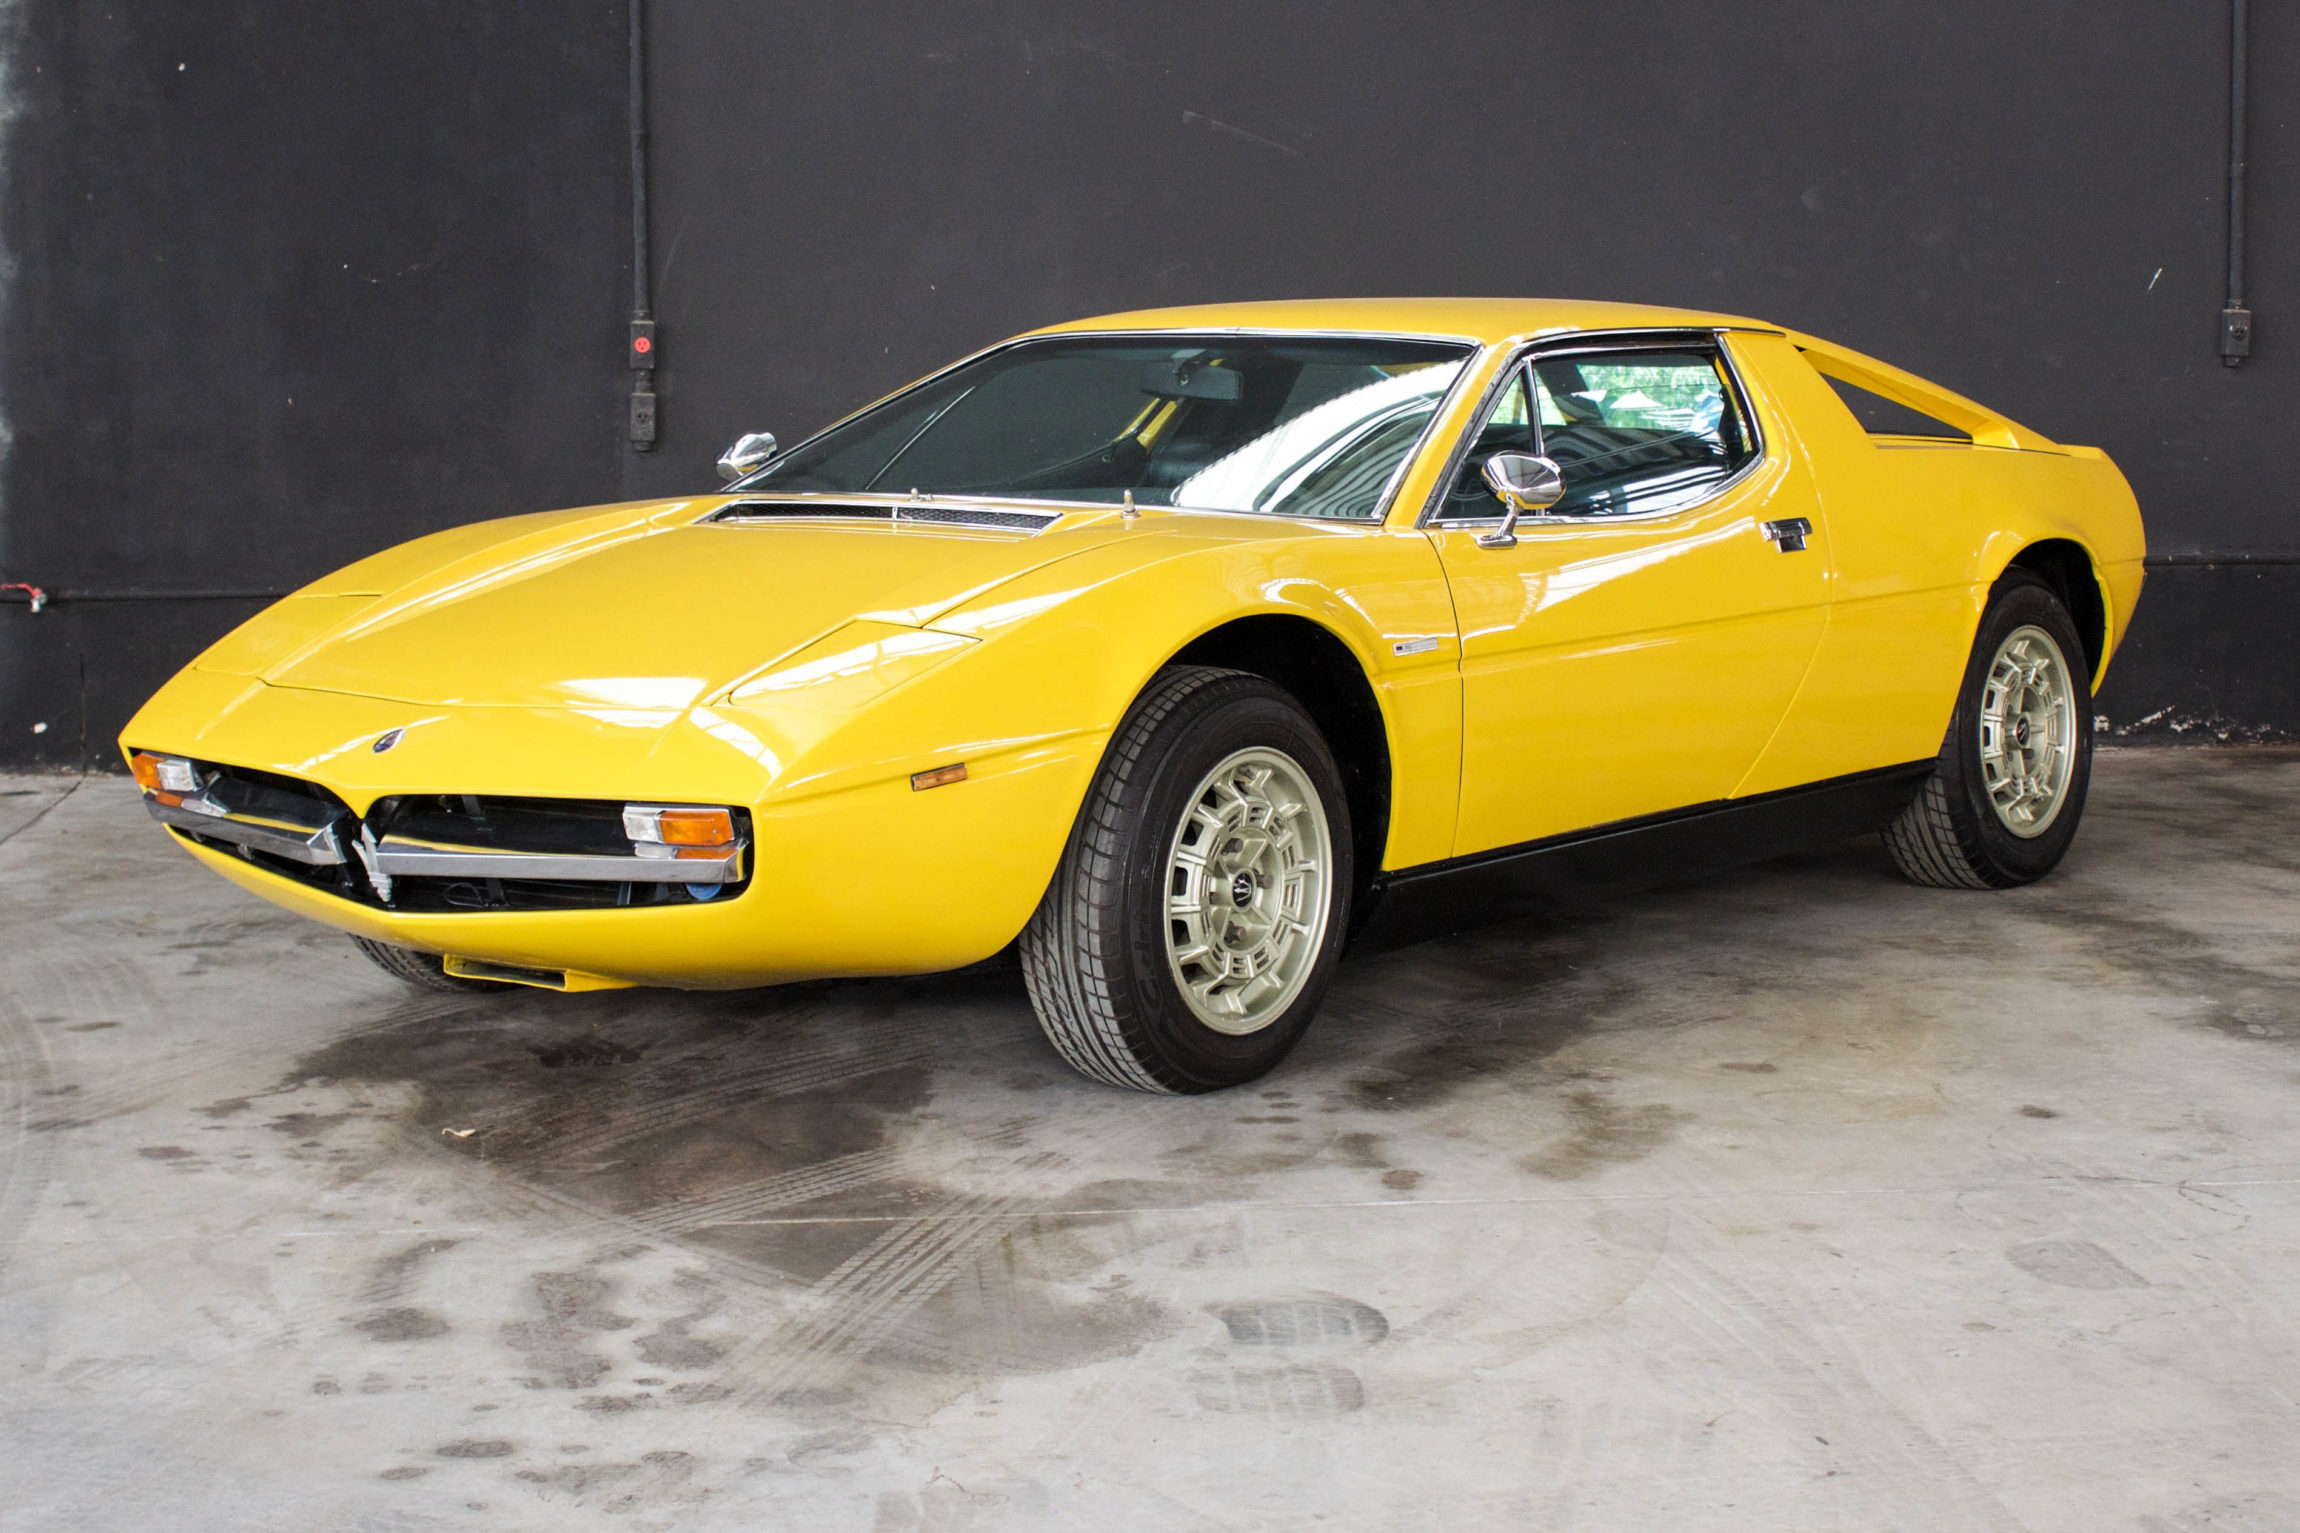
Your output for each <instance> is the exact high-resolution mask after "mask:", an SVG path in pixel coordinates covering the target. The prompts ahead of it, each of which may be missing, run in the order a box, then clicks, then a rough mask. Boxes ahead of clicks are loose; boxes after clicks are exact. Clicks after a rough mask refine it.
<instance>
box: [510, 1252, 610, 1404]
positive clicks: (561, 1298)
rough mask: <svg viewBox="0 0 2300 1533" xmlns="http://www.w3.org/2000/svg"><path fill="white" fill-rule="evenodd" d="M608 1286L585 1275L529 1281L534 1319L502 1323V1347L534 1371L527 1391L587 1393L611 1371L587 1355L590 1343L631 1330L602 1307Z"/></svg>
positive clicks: (547, 1276)
mask: <svg viewBox="0 0 2300 1533" xmlns="http://www.w3.org/2000/svg"><path fill="white" fill-rule="evenodd" d="M610 1289H611V1285H610V1284H609V1283H608V1282H607V1280H606V1279H604V1278H602V1277H599V1276H598V1275H597V1274H595V1273H588V1272H539V1273H537V1274H536V1275H535V1278H534V1297H535V1306H536V1308H537V1309H539V1310H541V1311H542V1314H541V1316H540V1317H539V1318H536V1319H530V1320H507V1321H505V1322H504V1323H503V1327H502V1333H501V1334H502V1337H503V1343H504V1345H505V1346H508V1347H510V1348H511V1349H512V1350H513V1351H514V1352H517V1353H519V1354H520V1355H521V1356H522V1357H523V1358H524V1359H525V1360H526V1362H527V1366H528V1367H529V1368H531V1369H533V1370H534V1376H533V1377H531V1378H529V1379H528V1380H526V1381H525V1382H526V1383H527V1386H528V1387H529V1388H530V1389H590V1388H592V1387H593V1386H594V1385H596V1384H597V1383H598V1382H599V1381H600V1380H601V1379H602V1378H605V1377H606V1375H607V1372H608V1370H609V1369H610V1368H611V1367H612V1366H613V1365H612V1364H611V1363H610V1362H609V1361H608V1359H607V1358H606V1357H604V1356H602V1355H600V1354H599V1353H598V1352H595V1351H593V1350H591V1348H592V1345H593V1342H592V1338H593V1337H595V1336H598V1335H600V1334H602V1333H604V1332H608V1331H620V1330H626V1329H628V1328H629V1327H630V1326H632V1325H634V1324H636V1323H637V1322H635V1321H634V1320H632V1318H631V1317H630V1316H628V1315H619V1314H617V1313H615V1312H614V1311H613V1310H611V1309H608V1308H607V1307H606V1299H607V1295H608V1293H609V1292H610Z"/></svg>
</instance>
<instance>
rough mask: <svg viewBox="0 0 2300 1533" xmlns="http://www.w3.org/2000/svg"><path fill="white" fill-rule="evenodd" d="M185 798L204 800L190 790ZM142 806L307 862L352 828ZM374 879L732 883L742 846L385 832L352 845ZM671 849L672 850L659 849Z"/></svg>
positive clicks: (192, 827)
mask: <svg viewBox="0 0 2300 1533" xmlns="http://www.w3.org/2000/svg"><path fill="white" fill-rule="evenodd" d="M185 803H186V804H193V803H202V804H206V803H208V801H207V800H204V799H196V798H192V797H189V796H187V797H186V799H185ZM144 807H145V808H146V809H148V810H150V811H151V814H152V818H153V819H155V820H158V821H159V822H160V823H161V824H162V825H173V826H175V827H177V828H178V829H181V830H188V831H191V832H192V833H193V834H195V835H199V836H204V837H206V838H207V839H209V840H211V841H228V842H231V843H232V844H233V845H235V846H245V847H248V848H250V849H252V850H254V851H259V852H269V853H271V854H272V855H273V856H275V857H285V858H287V859H288V860H289V861H291V862H300V863H302V864H304V865H305V866H306V867H314V868H327V867H336V866H338V865H340V864H341V863H342V862H343V861H344V843H343V841H342V840H341V839H339V837H338V835H337V827H338V826H339V825H340V826H341V827H342V828H343V830H344V832H345V833H346V834H350V833H352V832H353V831H354V830H355V828H356V827H355V823H354V822H353V821H352V820H351V818H350V817H349V816H348V815H341V814H339V815H337V816H336V817H334V818H332V819H329V820H324V821H315V822H303V821H297V820H291V819H283V818H281V817H279V816H276V815H267V816H264V817H261V818H257V817H255V816H251V815H243V814H233V813H231V812H230V811H228V810H226V809H224V808H222V807H221V806H220V805H213V804H210V805H209V807H207V808H205V809H192V808H177V807H175V806H174V805H170V804H163V803H161V802H160V801H159V800H157V799H155V798H153V797H152V796H151V795H150V794H146V795H145V796H144ZM355 849H356V850H357V851H358V852H359V855H360V860H361V861H362V862H364V863H366V864H367V870H368V872H369V874H370V875H372V876H375V877H376V879H377V882H378V883H379V885H381V886H382V887H384V888H388V887H389V884H388V883H387V882H385V881H386V880H389V879H394V878H556V879H569V880H574V881H577V882H592V883H627V884H734V883H740V882H742V878H743V848H742V847H741V846H732V847H729V848H727V849H726V850H725V851H724V852H714V853H713V854H712V855H710V856H707V857H678V856H671V855H662V856H652V857H650V856H645V855H641V856H635V857H618V856H613V855H603V854H584V853H567V852H504V851H496V850H494V849H492V848H489V847H484V846H449V845H445V844H442V843H439V842H433V841H415V840H410V839H409V838H407V837H405V836H385V837H384V838H383V839H382V840H381V841H378V842H373V843H369V844H365V845H361V846H358V847H357V848H355ZM661 850H662V851H663V852H664V853H669V851H670V848H668V847H665V848H662V849H661Z"/></svg>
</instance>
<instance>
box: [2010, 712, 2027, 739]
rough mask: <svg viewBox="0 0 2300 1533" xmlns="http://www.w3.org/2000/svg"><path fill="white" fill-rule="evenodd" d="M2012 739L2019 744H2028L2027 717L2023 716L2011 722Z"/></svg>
mask: <svg viewBox="0 0 2300 1533" xmlns="http://www.w3.org/2000/svg"><path fill="white" fill-rule="evenodd" d="M2013 740H2014V743H2016V744H2019V745H2026V744H2028V720H2027V719H2025V718H2024V719H2016V720H2015V721H2014V722H2013Z"/></svg>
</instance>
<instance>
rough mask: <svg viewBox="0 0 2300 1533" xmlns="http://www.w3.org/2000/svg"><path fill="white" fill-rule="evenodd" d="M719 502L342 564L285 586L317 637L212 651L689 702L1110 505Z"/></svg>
mask: <svg viewBox="0 0 2300 1533" xmlns="http://www.w3.org/2000/svg"><path fill="white" fill-rule="evenodd" d="M709 509H711V507H710V506H698V505H697V504H696V503H695V502H691V501H690V502H685V503H683V504H678V505H673V506H658V507H652V508H629V509H626V510H624V512H623V514H621V515H620V516H616V517H601V518H590V519H585V520H580V521H576V522H573V523H571V524H569V523H561V524H558V525H556V526H553V527H550V528H546V529H542V530H536V531H523V532H522V533H521V534H520V535H518V536H515V537H512V538H509V539H507V540H505V541H504V542H502V543H497V544H494V545H492V546H489V547H487V548H486V549H484V550H483V551H480V552H477V553H468V554H465V555H464V556H463V557H460V558H451V559H450V560H449V561H448V562H446V563H445V564H443V565H440V566H437V567H434V568H431V569H428V570H426V571H425V572H424V573H422V574H421V575H419V576H416V577H415V578H413V579H409V580H407V581H406V582H405V583H404V584H401V585H399V586H398V587H397V588H396V589H393V590H389V591H385V592H383V593H381V594H380V595H370V594H369V593H367V592H361V591H356V590H348V591H347V590H346V589H345V586H346V585H347V584H350V585H357V584H358V583H359V582H358V581H357V580H356V579H352V580H349V581H347V580H346V579H344V578H342V577H336V578H333V579H332V580H331V581H329V582H322V583H321V584H320V585H318V586H315V587H313V588H312V594H310V595H306V596H304V597H301V598H296V599H291V600H290V601H289V602H286V603H282V604H281V605H282V607H286V608H292V607H294V606H295V603H296V601H297V600H301V601H303V602H306V603H325V604H328V605H327V606H326V607H325V608H324V609H322V608H317V607H314V608H309V609H306V610H308V611H311V612H313V613H314V617H313V618H311V619H309V620H307V624H306V626H305V627H304V629H303V632H304V633H306V634H310V637H308V638H304V639H302V641H301V642H297V643H294V644H293V645H292V646H289V647H285V648H282V649H280V652H277V653H264V651H266V650H267V649H273V648H278V646H267V645H264V644H262V643H260V642H257V641H256V640H250V641H247V642H244V643H243V644H242V645H241V651H243V652H244V656H243V657H242V658H238V659H235V652H234V650H233V647H232V642H233V641H231V640H227V641H226V642H225V643H224V644H223V645H219V646H218V648H217V651H215V652H211V655H210V656H209V657H206V658H204V659H203V661H202V662H201V663H202V665H203V667H204V668H206V669H210V670H221V671H228V672H233V673H236V674H244V675H254V676H257V677H260V679H262V680H264V681H266V682H268V683H270V684H272V685H274V686H283V687H297V688H305V689H310V690H315V691H324V692H343V693H353V694H357V695H361V696H368V697H380V698H390V699H394V700H398V701H402V702H409V703H420V704H441V705H446V704H465V705H488V704H500V705H505V706H515V707H530V708H532V707H576V708H598V707H602V706H605V707H618V708H639V709H650V710H653V709H671V710H676V709H683V708H686V707H689V706H691V705H693V704H695V703H699V702H702V701H706V700H708V699H709V698H711V697H714V696H716V695H718V694H720V693H723V692H725V691H726V690H727V689H728V688H729V687H731V686H733V685H734V684H735V683H736V682H738V681H740V680H741V679H742V678H743V677H745V676H747V675H749V674H751V673H753V672H756V671H757V670H759V669H760V668H761V667H763V666H766V665H769V664H771V663H772V662H773V661H775V660H776V659H778V658H780V657H782V656H784V655H787V654H790V653H791V652H792V651H794V650H797V649H799V648H801V647H803V646H805V645H807V644H809V643H811V642H812V641H814V640H816V639H818V638H820V637H821V636H823V635H824V634H826V633H828V632H830V631H832V630H833V629H835V628H837V627H839V626H840V625H842V624H844V623H847V622H849V621H851V620H854V619H857V618H863V619H870V620H875V621H878V622H882V623H894V624H901V625H909V626H917V625H923V624H926V623H929V622H931V621H932V620H933V619H934V617H935V616H936V615H937V614H938V613H941V612H945V611H948V610H949V609H950V608H952V607H953V606H956V605H958V604H959V603H961V602H965V601H968V600H971V599H973V598H974V597H976V596H979V595H981V594H982V593H983V592H985V591H988V590H990V589H991V588H993V587H995V586H997V585H1000V584H1002V583H1004V582H1005V581H1008V580H1011V579H1013V578H1014V577H1016V576H1018V575H1021V574H1024V573H1026V572H1028V571H1030V570H1033V569H1037V568H1040V567H1042V566H1044V565H1046V564H1048V563H1050V562H1053V561H1054V560H1057V559H1060V558H1063V557H1065V556H1066V555H1068V554H1071V553H1076V552H1081V551H1083V550H1084V549H1085V548H1087V547H1090V546H1093V545H1094V544H1096V543H1099V542H1101V541H1103V537H1104V534H1103V533H1101V532H1100V531H1099V530H1098V527H1099V524H1102V523H1106V522H1111V521H1115V520H1116V518H1115V517H1104V516H1100V515H1096V514H1093V513H1088V514H1086V515H1083V516H1080V517H1077V518H1072V519H1068V520H1066V521H1065V523H1063V524H1058V525H1057V526H1056V527H1054V528H1052V529H1049V530H1047V531H1043V532H1037V533H1014V532H1001V531H977V530H973V529H967V528H942V527H933V526H917V525H903V526H891V525H885V524H875V525H874V524H836V523H815V522H784V523H768V524H761V523H756V522H740V523H735V522H730V523H713V522H710V521H708V520H704V519H700V518H699V517H698V515H697V513H698V512H706V513H707V511H708V510H709ZM507 525H508V524H507ZM381 557H388V556H381ZM359 570H360V567H359V566H354V567H353V568H352V570H349V571H346V572H344V575H345V576H356V575H357V574H358V572H359ZM393 573H394V574H395V575H396V574H398V573H399V571H398V570H396V569H395V570H394V571H393ZM275 610H277V609H275ZM261 622H262V620H261V619H259V620H258V623H259V624H260V623H261ZM279 622H280V624H281V625H282V631H283V632H285V631H286V629H287V628H288V627H292V626H294V625H292V624H290V623H289V622H288V620H287V619H284V618H283V619H280V620H279ZM311 622H318V623H320V625H321V631H319V632H317V633H316V634H314V633H311V631H310V626H309V623H311ZM254 626H255V625H251V627H254ZM258 637H259V638H260V635H259V636H258ZM245 656H252V657H253V658H252V659H250V658H245Z"/></svg>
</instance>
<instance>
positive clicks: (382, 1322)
mask: <svg viewBox="0 0 2300 1533" xmlns="http://www.w3.org/2000/svg"><path fill="white" fill-rule="evenodd" d="M352 1328H353V1329H354V1330H357V1331H360V1332H362V1333H364V1334H365V1335H366V1336H367V1337H368V1339H370V1340H371V1341H426V1340H429V1339H430V1338H431V1337H434V1336H445V1335H446V1334H447V1333H448V1332H449V1331H450V1330H452V1329H453V1327H452V1326H450V1325H449V1324H448V1323H447V1322H446V1321H444V1320H442V1319H440V1318H439V1317H438V1316H437V1315H435V1314H433V1313H431V1311H429V1310H425V1309H415V1308H413V1307H408V1306H402V1307H400V1308H398V1309H387V1310H380V1311H378V1312H377V1313H375V1314H372V1315H368V1316H365V1317H363V1318H361V1319H359V1320H357V1321H354V1322H353V1324H352Z"/></svg>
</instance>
